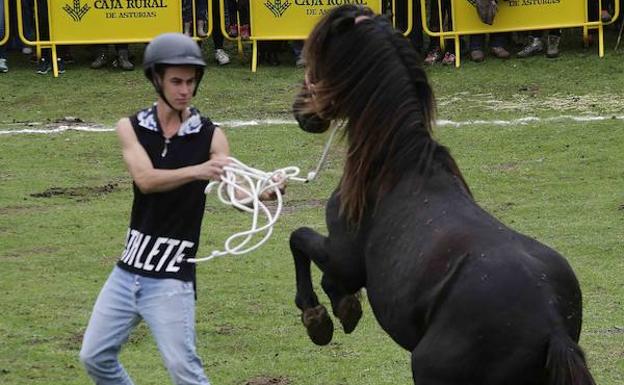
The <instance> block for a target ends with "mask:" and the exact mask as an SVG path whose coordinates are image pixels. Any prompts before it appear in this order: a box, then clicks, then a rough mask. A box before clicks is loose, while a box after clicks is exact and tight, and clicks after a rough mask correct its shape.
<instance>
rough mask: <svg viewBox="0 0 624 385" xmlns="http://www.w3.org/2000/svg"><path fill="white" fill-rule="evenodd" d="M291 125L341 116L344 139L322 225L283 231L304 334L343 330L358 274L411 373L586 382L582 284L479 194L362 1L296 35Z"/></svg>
mask: <svg viewBox="0 0 624 385" xmlns="http://www.w3.org/2000/svg"><path fill="white" fill-rule="evenodd" d="M304 55H305V56H304V57H305V59H306V65H307V69H306V82H305V83H304V86H303V87H302V91H301V93H300V94H299V96H298V98H297V99H296V101H295V106H294V107H295V115H296V117H297V120H298V121H299V123H300V126H301V127H302V128H303V129H304V130H306V131H311V132H322V131H325V130H326V129H327V127H328V124H327V122H328V121H329V120H340V121H343V124H344V130H345V132H344V135H345V137H346V140H347V144H348V153H347V157H346V163H345V166H344V173H343V176H342V179H341V181H340V184H339V186H338V188H337V190H336V191H335V192H334V193H333V194H332V196H331V198H330V199H329V201H328V203H327V208H326V222H327V228H328V231H329V235H328V236H323V235H321V234H319V233H317V232H315V231H314V230H312V229H310V228H306V227H302V228H299V229H297V230H295V231H294V232H293V233H292V235H291V238H290V247H291V251H292V254H293V256H294V261H295V268H296V280H297V294H296V298H295V302H296V305H297V306H298V307H299V308H300V309H301V310H302V321H303V323H304V325H305V327H306V328H307V332H308V335H309V336H310V338H311V339H312V341H313V342H314V343H316V344H319V345H324V344H327V343H329V342H330V340H331V338H332V335H333V323H332V319H331V317H330V316H329V314H328V312H327V310H326V309H325V307H324V306H323V305H321V304H320V303H319V300H318V297H317V295H316V294H315V292H314V289H313V285H312V280H311V274H310V266H311V263H310V262H311V261H312V262H314V263H315V264H316V266H318V267H319V268H320V269H321V270H322V272H323V277H322V282H321V286H322V288H323V290H324V291H325V293H326V294H327V295H328V297H329V299H330V301H331V306H332V310H333V313H334V315H335V316H336V317H337V318H338V319H339V320H340V322H341V324H342V327H343V329H344V331H345V332H346V333H350V332H351V331H353V330H354V328H355V327H356V326H357V323H358V321H359V319H360V317H361V315H362V309H361V306H360V302H359V299H358V297H357V293H358V292H359V291H360V289H362V288H366V294H367V295H368V299H369V302H370V306H371V308H372V310H373V313H374V315H375V317H376V319H377V321H378V322H379V324H380V325H381V327H382V328H383V329H384V330H385V331H386V332H387V333H388V334H389V335H390V337H392V339H393V340H394V341H396V342H397V343H398V344H399V345H400V346H402V347H403V348H405V349H407V350H408V351H410V352H411V355H412V360H411V361H412V373H413V379H414V382H415V383H416V384H418V385H421V384H422V385H545V384H548V385H593V384H594V380H593V379H592V376H591V374H590V372H589V370H588V368H587V366H586V363H585V358H584V355H583V352H582V350H581V348H580V347H579V346H578V345H577V342H578V339H579V334H580V330H581V292H580V289H579V285H578V282H577V280H576V278H575V275H574V273H573V271H572V269H571V268H570V266H569V265H568V263H567V262H566V260H565V259H564V258H563V257H562V256H561V255H559V254H558V253H557V252H556V251H554V250H552V249H550V248H548V247H547V246H544V245H543V244H541V243H539V242H537V241H536V240H534V239H531V238H529V237H527V236H525V235H522V234H519V233H518V232H516V231H514V230H512V229H510V228H508V227H507V226H505V225H504V224H502V223H501V222H499V221H498V220H497V219H496V218H494V217H493V216H492V215H490V214H489V213H487V212H486V211H484V210H483V209H482V208H481V207H479V205H477V203H475V201H474V199H473V198H472V195H471V193H470V190H469V189H468V187H467V185H466V182H465V181H464V178H463V177H462V175H461V172H460V171H459V169H458V167H457V165H456V163H455V161H454V160H453V158H452V157H451V155H450V153H449V151H448V150H447V149H446V148H445V147H443V146H441V145H440V144H438V143H437V142H436V141H435V140H434V139H433V138H432V136H431V127H432V122H433V121H434V110H435V108H434V98H433V92H432V90H431V87H430V85H429V83H428V80H427V77H426V74H425V72H424V71H423V69H422V68H421V66H420V60H419V57H418V55H417V54H416V52H415V51H414V50H413V49H412V48H411V46H410V44H409V42H408V41H407V40H406V39H404V38H403V37H402V36H401V35H400V34H399V33H397V32H396V31H394V30H393V29H392V27H391V25H390V24H389V23H388V22H387V20H386V19H385V18H383V17H382V16H376V15H374V14H373V13H372V11H371V10H370V9H368V8H364V7H360V6H342V7H338V8H335V9H333V10H332V11H331V12H329V13H328V14H327V15H326V16H325V17H324V18H323V19H322V20H321V21H320V22H319V24H318V25H317V26H316V27H315V28H314V30H313V32H312V33H311V35H310V36H309V38H308V40H307V41H306V47H305V52H304Z"/></svg>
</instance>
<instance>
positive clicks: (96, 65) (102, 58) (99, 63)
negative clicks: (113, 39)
mask: <svg viewBox="0 0 624 385" xmlns="http://www.w3.org/2000/svg"><path fill="white" fill-rule="evenodd" d="M106 62H107V60H106V54H105V53H103V52H102V53H100V54H99V55H97V57H96V58H95V60H94V61H93V62H92V63H91V68H92V69H94V70H97V69H100V68H102V67H104V66H105V65H106Z"/></svg>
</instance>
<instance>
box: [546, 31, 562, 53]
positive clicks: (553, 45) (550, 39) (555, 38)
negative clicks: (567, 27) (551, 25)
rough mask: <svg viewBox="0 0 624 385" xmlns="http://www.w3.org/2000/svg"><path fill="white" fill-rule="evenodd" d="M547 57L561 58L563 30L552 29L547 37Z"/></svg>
mask: <svg viewBox="0 0 624 385" xmlns="http://www.w3.org/2000/svg"><path fill="white" fill-rule="evenodd" d="M546 39H547V40H546V57H547V58H550V59H553V58H556V57H558V56H559V43H560V42H561V29H551V30H550V31H548V36H547V37H546Z"/></svg>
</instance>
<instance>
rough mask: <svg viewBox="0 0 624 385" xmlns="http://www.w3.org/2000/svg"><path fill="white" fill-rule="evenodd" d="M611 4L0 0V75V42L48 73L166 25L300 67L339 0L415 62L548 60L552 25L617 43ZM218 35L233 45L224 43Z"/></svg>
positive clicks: (258, 58)
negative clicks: (607, 34)
mask: <svg viewBox="0 0 624 385" xmlns="http://www.w3.org/2000/svg"><path fill="white" fill-rule="evenodd" d="M620 1H622V0H567V1H561V0H497V3H498V4H497V10H498V12H496V13H495V14H490V15H489V16H490V17H491V19H490V20H486V19H484V17H483V15H481V14H480V13H479V12H477V10H479V11H480V10H481V9H482V8H483V4H491V0H315V1H305V0H15V1H14V2H13V1H11V2H9V0H0V16H1V17H0V20H1V22H0V72H7V71H8V60H7V48H8V49H12V50H21V51H22V52H23V53H24V54H27V55H32V58H33V60H34V61H35V62H36V63H37V64H36V72H37V73H39V74H47V73H49V72H52V73H53V74H54V76H58V74H60V73H63V72H64V71H65V64H68V63H69V62H71V61H72V60H73V55H72V54H71V51H72V49H70V47H75V46H87V47H88V49H89V50H90V51H91V56H92V61H91V64H90V66H91V68H93V69H99V68H103V67H105V66H107V65H109V64H110V65H112V66H114V67H116V68H120V69H122V70H132V69H134V64H133V63H132V62H131V54H130V53H129V49H128V45H129V44H136V43H146V42H148V41H150V40H151V39H152V38H153V37H154V36H156V35H158V34H160V33H163V32H174V31H178V32H183V33H185V34H187V35H189V36H192V37H194V38H195V39H197V40H198V42H202V41H203V40H205V39H208V38H210V39H211V40H212V43H213V44H212V47H214V52H213V54H214V59H215V61H216V62H217V63H218V64H220V65H225V64H228V63H229V62H230V54H231V52H232V51H238V52H239V53H242V52H244V50H245V46H246V45H250V46H251V69H252V71H256V68H257V65H258V62H260V63H261V64H268V65H279V64H280V56H281V55H280V52H282V51H283V50H284V49H285V48H284V47H289V48H286V49H287V50H289V51H292V55H293V61H294V62H295V63H296V65H297V66H302V65H303V64H304V60H303V58H302V57H301V48H302V41H303V40H304V39H305V38H306V36H307V34H308V33H309V32H310V31H311V29H312V28H313V26H314V24H315V23H316V21H317V20H318V19H319V18H320V17H322V15H323V14H325V13H326V12H327V11H328V10H329V9H330V8H331V7H334V6H336V5H340V4H344V3H356V4H364V5H367V6H369V7H371V8H372V9H373V10H374V11H375V12H378V13H385V14H388V15H389V17H391V18H392V20H393V23H394V24H395V26H396V27H397V29H399V30H401V31H403V32H404V34H405V35H406V36H407V37H408V38H409V39H410V41H411V42H412V44H413V46H414V47H415V48H416V49H417V50H418V51H420V52H421V53H422V54H423V57H424V62H425V64H430V65H433V64H436V63H442V64H447V65H452V64H454V65H456V66H459V65H460V58H461V57H462V55H463V56H464V57H468V58H470V59H471V60H473V61H476V62H480V61H483V60H484V58H485V57H486V56H487V54H490V55H492V56H495V57H497V58H501V59H506V58H509V57H511V56H513V55H514V54H515V55H516V56H518V57H527V56H531V55H535V54H541V53H545V54H546V56H547V57H557V56H558V55H559V46H560V41H561V29H562V28H580V29H581V31H582V39H583V42H584V44H585V45H586V46H590V45H592V44H595V45H596V46H597V48H598V53H599V55H600V56H603V55H604V35H603V27H604V26H606V25H608V24H613V23H615V22H616V21H617V22H618V23H617V24H616V27H618V28H619V36H618V42H617V45H619V40H620V38H621V34H622V26H623V25H624V23H622V21H621V18H620V17H619V9H620ZM493 15H495V16H493ZM492 16H493V17H492ZM225 40H229V41H231V42H233V45H234V47H233V48H230V49H225V48H224V41H225ZM284 41H288V42H290V43H289V45H288V46H286V45H285V44H284V43H283V42H284ZM109 45H112V47H113V49H112V51H113V55H110V51H111V48H110V47H109ZM74 49H75V48H74ZM228 51H229V52H228ZM282 56H283V55H282Z"/></svg>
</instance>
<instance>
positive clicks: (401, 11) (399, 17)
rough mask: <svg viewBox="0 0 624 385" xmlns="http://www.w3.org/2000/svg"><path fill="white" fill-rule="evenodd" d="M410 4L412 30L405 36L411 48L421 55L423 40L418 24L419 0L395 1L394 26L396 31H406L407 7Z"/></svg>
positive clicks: (421, 30)
mask: <svg viewBox="0 0 624 385" xmlns="http://www.w3.org/2000/svg"><path fill="white" fill-rule="evenodd" d="M409 1H411V2H412V15H411V17H412V30H411V31H410V33H409V34H408V35H407V37H408V39H409V40H410V42H411V43H412V46H413V47H414V48H415V49H416V51H417V52H418V53H419V54H421V55H422V54H423V48H424V38H423V29H422V24H421V22H420V20H421V18H420V0H397V1H396V2H395V6H396V26H397V29H398V30H401V31H405V30H406V29H407V17H408V15H407V5H408V2H409Z"/></svg>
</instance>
